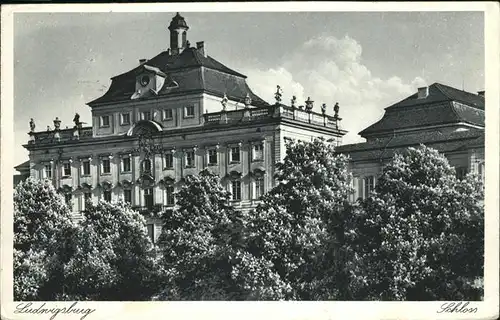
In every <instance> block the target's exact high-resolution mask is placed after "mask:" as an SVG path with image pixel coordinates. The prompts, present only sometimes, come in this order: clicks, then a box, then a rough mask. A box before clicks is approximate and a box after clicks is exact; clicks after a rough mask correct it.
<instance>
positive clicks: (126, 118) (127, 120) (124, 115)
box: [122, 113, 130, 125]
mask: <svg viewBox="0 0 500 320" xmlns="http://www.w3.org/2000/svg"><path fill="white" fill-rule="evenodd" d="M127 124H130V113H122V125H127Z"/></svg>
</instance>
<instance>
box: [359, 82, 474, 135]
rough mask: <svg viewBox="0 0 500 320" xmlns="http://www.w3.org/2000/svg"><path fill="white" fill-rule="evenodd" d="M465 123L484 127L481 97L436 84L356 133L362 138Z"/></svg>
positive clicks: (393, 106)
mask: <svg viewBox="0 0 500 320" xmlns="http://www.w3.org/2000/svg"><path fill="white" fill-rule="evenodd" d="M458 122H466V123H469V124H473V125H478V126H484V97H481V96H479V95H476V94H472V93H469V92H465V91H460V90H457V89H454V88H452V87H448V86H445V85H442V84H439V83H435V84H433V85H431V86H429V95H428V96H427V97H426V98H421V99H418V98H417V94H413V95H411V96H409V97H408V98H406V99H404V100H402V101H400V102H398V103H396V104H393V105H391V106H390V107H387V108H386V109H385V114H384V116H383V117H382V119H380V120H379V121H377V122H376V123H374V124H372V125H371V126H369V127H367V128H366V129H364V130H363V131H361V132H360V133H359V134H360V135H361V136H362V137H367V136H371V135H374V134H379V133H380V134H384V133H389V132H391V131H393V130H400V129H410V128H417V127H426V126H432V125H439V124H452V123H458Z"/></svg>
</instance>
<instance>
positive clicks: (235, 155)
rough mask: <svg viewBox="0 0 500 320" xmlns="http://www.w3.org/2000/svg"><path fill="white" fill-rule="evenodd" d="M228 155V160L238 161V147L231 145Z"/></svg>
mask: <svg viewBox="0 0 500 320" xmlns="http://www.w3.org/2000/svg"><path fill="white" fill-rule="evenodd" d="M229 156H230V158H229V159H230V160H229V161H231V162H240V147H231V153H230V155H229Z"/></svg>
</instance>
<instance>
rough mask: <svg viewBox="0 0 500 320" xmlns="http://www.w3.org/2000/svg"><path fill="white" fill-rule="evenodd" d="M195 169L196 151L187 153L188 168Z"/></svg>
mask: <svg viewBox="0 0 500 320" xmlns="http://www.w3.org/2000/svg"><path fill="white" fill-rule="evenodd" d="M193 167H194V151H186V168H193Z"/></svg>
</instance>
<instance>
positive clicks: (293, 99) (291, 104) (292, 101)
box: [290, 96, 297, 109]
mask: <svg viewBox="0 0 500 320" xmlns="http://www.w3.org/2000/svg"><path fill="white" fill-rule="evenodd" d="M296 103H297V97H296V96H293V97H292V100H291V101H290V107H292V109H295V107H296V106H295V104H296Z"/></svg>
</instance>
